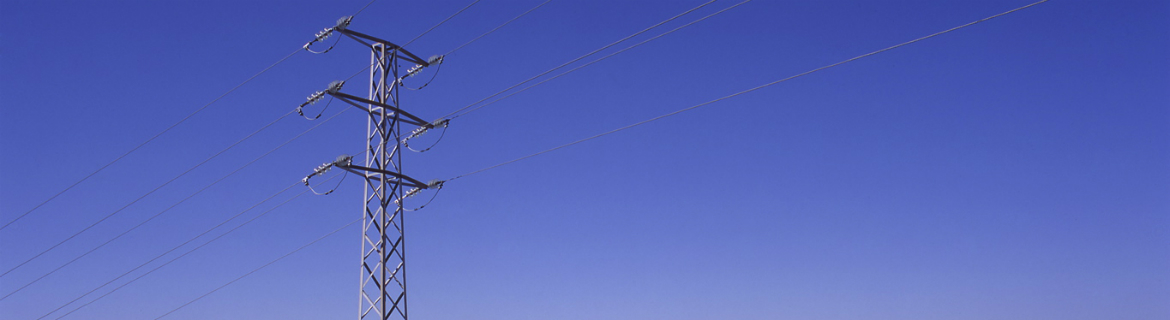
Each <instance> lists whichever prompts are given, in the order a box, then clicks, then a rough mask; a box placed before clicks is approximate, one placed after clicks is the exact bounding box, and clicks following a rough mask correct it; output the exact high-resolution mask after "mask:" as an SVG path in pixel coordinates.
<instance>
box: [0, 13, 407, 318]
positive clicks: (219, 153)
mask: <svg viewBox="0 0 1170 320" xmlns="http://www.w3.org/2000/svg"><path fill="white" fill-rule="evenodd" d="M375 1H377V0H371V1H370V2H368V3H366V5H365V6H363V7H362V8H361V9H359V10H358V11H357V12H355V13H354V15H353V16H357V14H359V13H361V12H362V11H363V10H365V9H366V8H367V7H369V6H370V5H371V4H373V3H374V2H375ZM420 36H421V35H420ZM299 51H300V49H298V50H297V51H293V52H292V53H290V54H288V55H287V56H285V57H284V58H282V59H280V60H279V61H277V62H276V63H273V64H272V65H270V66H268V67H267V68H264V70H261V71H260V72H259V73H256V74H255V75H252V77H249V78H248V79H247V80H244V82H242V83H240V84H238V85H236V86H235V87H233V88H231V89H230V90H228V91H227V92H225V93H224V94H222V95H220V96H219V97H217V98H215V99H214V100H212V101H211V102H208V103H207V104H205V105H203V107H200V108H199V109H197V110H195V112H192V113H191V114H189V115H187V116H186V117H184V118H183V119H181V120H179V122H176V123H175V124H173V125H171V126H170V127H168V128H166V129H164V130H163V131H162V132H159V133H158V134H156V135H154V136H153V137H151V138H150V139H147V141H145V142H143V143H141V144H139V145H138V146H137V147H134V148H133V149H131V150H130V151H127V152H126V153H125V154H123V155H122V156H119V157H118V158H116V159H114V161H111V162H110V163H107V164H106V165H104V166H102V167H101V168H98V170H97V171H94V172H93V173H90V174H89V175H87V176H85V177H84V178H82V179H81V180H79V181H77V182H76V183H74V184H73V185H70V186H69V187H68V188H66V189H65V190H62V191H61V192H58V193H57V194H56V195H53V196H52V197H50V198H49V199H48V200H45V201H44V202H42V203H41V204H39V205H37V206H36V207H34V208H32V209H30V210H29V211H28V212H25V213H24V214H22V215H20V216H19V217H17V218H16V219H13V220H12V221H10V222H8V223H7V224H5V225H4V226H3V227H0V230H3V229H4V228H5V227H7V226H8V225H10V224H12V223H13V222H16V220H19V219H20V218H23V217H24V216H25V215H28V214H29V213H31V212H32V211H33V210H36V209H37V208H39V207H40V206H42V205H44V204H45V203H48V202H49V201H51V200H53V199H54V198H56V197H57V196H59V195H61V194H62V193H64V192H65V191H68V190H69V189H71V188H73V187H74V186H76V185H77V184H80V183H81V182H82V181H85V180H86V179H89V177H91V176H93V175H94V174H97V172H99V171H101V170H103V169H105V168H106V167H109V166H110V165H112V164H114V162H117V161H118V160H121V159H122V158H124V157H126V156H127V155H129V154H130V153H132V152H134V151H135V150H138V149H139V148H141V147H142V146H144V145H146V144H147V143H149V142H151V141H153V140H154V139H155V138H158V137H159V136H161V135H162V134H164V133H166V132H167V131H169V130H171V129H172V128H174V127H175V126H178V125H179V124H180V123H182V122H184V121H186V120H187V119H189V118H191V117H192V116H194V115H195V114H197V113H199V112H200V111H203V110H204V109H206V108H207V107H208V106H210V105H211V104H213V103H215V102H216V101H219V100H220V99H222V98H223V97H225V96H227V95H228V94H230V93H232V92H233V91H235V90H236V89H238V88H239V87H241V86H243V85H244V84H246V83H248V82H249V81H251V80H252V79H254V78H256V77H257V76H259V75H261V74H263V73H265V72H267V71H268V70H269V69H272V68H273V67H275V66H276V65H278V64H280V63H281V62H284V61H285V60H287V59H288V58H290V57H292V56H293V55H294V54H296V53H297V52H299ZM366 69H369V66H367V67H366V68H364V69H362V70H361V71H358V72H357V73H354V74H353V75H351V76H350V78H353V77H354V76H357V75H358V74H360V73H361V72H362V71H365V70H366ZM347 79H348V78H347ZM293 112H295V111H289V112H288V113H285V114H284V115H281V116H280V117H277V118H276V119H275V120H272V121H271V122H269V123H268V124H266V125H264V126H262V127H260V129H257V130H256V131H254V132H252V133H250V134H248V135H247V136H245V137H244V138H242V139H240V140H239V141H236V142H235V143H233V144H231V145H229V146H228V147H227V148H224V149H223V150H220V151H219V152H217V153H215V154H214V155H212V156H211V157H208V158H207V159H205V160H203V161H202V162H200V163H198V164H196V165H195V166H193V167H191V168H189V169H187V170H186V171H184V172H182V173H180V174H179V175H177V176H175V177H174V178H171V179H170V180H168V181H167V182H165V183H163V184H162V185H159V186H158V187H156V188H154V189H152V190H150V191H148V192H147V193H146V194H143V195H142V196H140V197H138V198H137V199H134V200H133V201H131V202H130V203H128V204H126V205H125V206H123V207H122V208H119V209H118V210H115V211H114V212H111V213H110V214H109V215H106V216H105V217H103V218H101V219H99V220H98V221H96V222H94V223H93V224H90V225H89V226H87V227H85V228H83V229H81V230H80V231H77V232H76V233H74V234H73V235H71V236H69V237H67V238H65V240H62V241H61V242H58V243H57V244H55V245H53V246H51V247H49V248H48V249H45V250H44V251H41V252H40V253H37V254H36V255H34V256H33V257H31V258H29V259H28V260H25V261H24V262H21V263H20V264H17V265H16V266H15V267H12V268H11V269H9V270H7V271H5V272H4V273H3V274H0V277H3V276H5V275H8V274H9V273H11V272H12V271H15V270H16V269H18V268H20V267H21V266H24V265H25V264H27V263H29V262H31V261H33V260H35V259H36V258H38V257H40V256H42V255H44V254H45V253H48V252H49V251H52V250H53V249H55V248H57V247H58V246H60V245H62V244H64V243H65V242H68V241H69V240H71V239H73V238H74V237H77V236H78V235H80V234H81V233H84V232H85V231H87V230H89V229H90V228H93V227H94V226H96V225H98V224H100V223H101V222H103V221H105V220H106V219H109V218H110V217H112V216H114V215H116V214H118V213H119V212H121V211H122V210H124V209H126V208H127V207H129V206H131V205H133V204H135V203H137V202H138V201H141V200H142V199H143V198H146V197H147V196H149V195H151V194H153V193H154V192H156V191H158V190H159V189H161V188H163V187H165V186H166V185H168V184H170V183H171V182H174V181H175V180H177V179H179V178H180V177H182V176H184V175H186V174H187V173H190V172H191V171H193V170H195V169H196V168H199V167H200V166H202V165H203V164H206V163H207V162H209V161H211V160H212V159H215V158H216V157H218V156H220V155H221V154H223V153H225V152H227V151H228V150H231V149H232V148H234V147H236V146H237V145H239V144H241V143H243V142H244V141H246V140H248V139H250V138H251V137H252V136H255V135H256V134H258V133H260V132H261V131H264V130H265V129H267V128H268V127H270V126H272V125H273V124H275V123H277V122H279V121H280V120H282V119H284V118H285V117H288V116H289V115H291V114H292V113H293ZM334 116H336V115H334ZM318 126H319V125H318ZM314 128H316V126H314V127H312V128H310V129H309V130H306V131H305V132H302V133H301V134H299V135H297V136H296V137H295V138H293V139H291V140H289V141H286V142H285V143H284V144H281V146H280V147H282V146H284V145H285V144H288V143H289V142H292V140H295V139H296V138H299V137H300V136H302V135H304V134H305V133H307V132H309V131H312V130H313V129H314ZM280 147H277V149H279V148H280ZM275 150H276V149H273V150H272V151H275ZM272 151H269V153H271V152H272ZM266 155H268V153H265V154H264V156H266ZM264 156H261V157H260V158H263V157H264ZM260 158H256V159H255V160H252V162H249V163H248V164H245V165H244V166H243V167H247V166H248V165H250V164H252V163H253V162H255V161H256V160H259V159H260ZM243 167H240V168H239V169H236V171H233V172H232V173H231V174H228V176H230V175H232V174H234V173H236V172H238V171H239V170H240V169H243ZM224 178H227V176H224ZM222 179H223V178H221V179H220V180H222ZM220 180H217V181H216V182H214V183H212V184H211V185H215V183H218V182H219V181H220ZM211 185H209V186H208V187H210V186H211ZM206 188H207V187H205V188H204V189H201V190H199V191H197V192H196V193H195V194H198V193H199V192H202V191H203V190H206ZM191 196H194V194H193V195H191ZM189 198H190V197H188V198H186V199H183V200H181V201H180V203H182V202H183V201H186V200H187V199H189ZM176 205H178V203H176ZM172 208H173V206H172ZM166 210H170V208H167V209H166ZM166 210H163V212H166ZM161 213H162V212H160V213H159V214H161ZM157 216H158V215H155V216H153V217H151V218H149V219H147V220H146V221H144V222H142V223H146V222H147V221H150V220H151V219H154V217H157ZM141 225H142V224H139V225H137V226H134V227H133V228H131V229H130V230H134V229H135V228H138V227H139V226H141ZM127 232H129V230H128V231H127ZM124 234H125V233H122V234H120V235H118V236H116V237H114V239H117V238H118V237H121V236H122V235H124ZM112 240H113V239H111V241H112ZM106 243H109V242H108V241H107V242H106ZM104 245H105V244H104V243H103V244H102V245H99V246H98V247H97V248H100V247H101V246H104ZM97 248H94V250H96V249H97ZM90 252H93V251H92V250H91V251H89V252H86V253H84V254H82V255H81V256H85V255H87V254H89V253H90ZM79 258H80V257H78V258H75V259H74V260H72V261H70V262H68V263H66V264H65V265H69V264H70V263H72V262H73V261H76V259H79ZM62 267H64V266H62ZM58 269H59V268H58ZM55 271H56V270H54V272H55ZM51 273H52V272H49V274H51ZM47 275H48V274H45V276H47ZM43 277H44V276H42V277H41V278H43ZM41 278H37V280H34V281H33V282H36V281H38V280H40V279H41ZM29 284H32V283H29ZM27 286H28V285H25V286H24V287H21V288H20V289H17V290H16V291H13V292H11V293H9V294H8V295H5V296H4V297H0V300H4V299H5V298H7V297H8V296H10V295H12V294H13V293H16V292H17V291H20V290H21V289H23V288H25V287H27Z"/></svg>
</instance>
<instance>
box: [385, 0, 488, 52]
mask: <svg viewBox="0 0 1170 320" xmlns="http://www.w3.org/2000/svg"><path fill="white" fill-rule="evenodd" d="M479 1H480V0H475V1H472V2H471V4H468V5H467V6H466V7H463V9H459V11H455V13H454V14H452V15H451V16H449V17H447V19H443V21H439V23H438V24H436V25H435V26H433V27H431V28H430V29H427V31H423V33H420V34H418V36H415V37H414V39H410V41H407V42H406V43H404V44H402V46H403V47H405V46H407V45H410V44H411V43H414V41H415V40H418V38H422V36H424V35H426V34H427V33H429V32H431V30H435V28H438V27H439V26H441V25H443V24H444V23H447V20H451V18H454V17H455V16H457V15H459V14H460V13H463V11H464V10H467V8H471V6H474V5H475V4H476V3H479Z"/></svg>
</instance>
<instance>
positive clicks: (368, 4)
mask: <svg viewBox="0 0 1170 320" xmlns="http://www.w3.org/2000/svg"><path fill="white" fill-rule="evenodd" d="M374 1H378V0H370V2H368V3H366V5H365V6H362V8H361V9H358V11H357V12H354V13H353V16H354V17H356V16H357V15H358V14H359V13H362V11H364V10H366V8H369V7H370V5H371V4H374Z"/></svg>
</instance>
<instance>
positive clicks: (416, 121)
mask: <svg viewBox="0 0 1170 320" xmlns="http://www.w3.org/2000/svg"><path fill="white" fill-rule="evenodd" d="M328 93H329V95H332V96H333V97H335V98H338V99H341V101H345V103H348V104H350V105H353V106H355V107H358V108H359V109H362V110H366V112H373V111H374V110H370V109H366V107H363V106H361V105H360V104H358V102H360V103H365V104H370V105H375V106H379V107H382V108H386V109H389V110H390V111H393V112H395V113H398V114H400V115H402V116H403V117H405V119H401V121H402V122H405V123H409V124H412V125H416V126H425V125H427V124H429V123H430V122H428V121H426V120H423V119H422V118H419V117H417V116H415V115H413V114H410V113H409V112H406V111H402V109H398V108H397V107H395V106H392V105H389V104H385V103H381V102H377V101H374V100H370V99H366V98H362V97H358V96H355V95H352V94H348V93H342V92H328ZM354 101H357V102H354Z"/></svg>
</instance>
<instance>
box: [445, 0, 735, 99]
mask: <svg viewBox="0 0 1170 320" xmlns="http://www.w3.org/2000/svg"><path fill="white" fill-rule="evenodd" d="M749 1H751V0H745V1H743V2H740V3H737V4H735V5H732V6H730V7H727V8H723V10H719V11H716V12H715V13H712V14H709V15H707V16H704V17H702V18H699V19H696V20H695V21H691V22H689V23H687V24H684V25H681V26H678V27H676V28H674V29H671V30H670V31H666V32H663V33H661V34H659V35H656V36H654V37H651V38H650V39H646V40H642V41H641V42H638V43H635V44H634V45H631V46H629V47H625V48H623V49H621V50H618V51H615V52H613V53H610V54H608V55H605V56H603V57H601V58H597V59H596V60H593V61H590V62H588V63H586V64H583V65H580V66H577V67H575V68H573V69H569V70H568V71H565V72H561V73H560V74H557V75H555V76H552V77H551V78H548V79H544V80H541V81H540V82H537V83H535V84H533V85H531V86H527V87H524V89H520V90H517V91H514V92H512V93H509V94H508V95H506V96H503V97H500V98H499V99H496V100H492V101H491V102H488V103H485V104H481V105H479V106H476V107H475V108H471V109H468V110H467V111H465V112H463V113H460V114H456V115H454V116H452V117H451V120H454V119H455V118H458V117H462V116H465V115H467V114H468V113H471V112H473V111H475V110H479V109H481V108H483V107H486V106H489V105H492V104H494V103H496V102H499V101H500V100H504V99H507V98H508V97H511V96H514V95H516V94H519V93H521V92H524V91H527V90H528V89H532V87H535V86H539V85H541V84H544V83H545V82H549V81H552V80H554V79H556V78H560V77H561V76H563V75H566V74H569V73H572V72H573V71H577V70H580V69H581V68H585V67H588V66H590V65H592V64H594V63H597V62H600V61H601V60H605V59H608V58H610V57H613V56H615V55H618V54H620V53H622V52H626V51H627V50H630V49H633V48H636V47H638V46H641V45H643V44H646V43H648V42H650V41H654V40H656V39H658V38H661V37H663V36H665V35H668V34H671V33H674V32H675V31H679V30H682V29H683V28H686V27H689V26H691V25H693V24H695V23H698V22H699V21H703V20H706V19H707V18H710V17H714V16H716V15H718V14H720V13H723V12H725V11H727V10H731V9H732V8H735V7H738V6H740V5H742V4H745V3H748V2H749ZM489 98H490V97H489ZM464 109H466V108H464Z"/></svg>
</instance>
